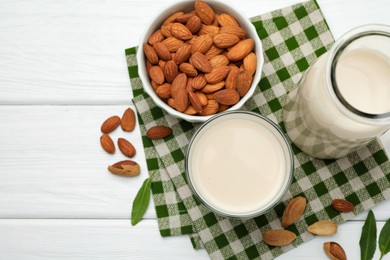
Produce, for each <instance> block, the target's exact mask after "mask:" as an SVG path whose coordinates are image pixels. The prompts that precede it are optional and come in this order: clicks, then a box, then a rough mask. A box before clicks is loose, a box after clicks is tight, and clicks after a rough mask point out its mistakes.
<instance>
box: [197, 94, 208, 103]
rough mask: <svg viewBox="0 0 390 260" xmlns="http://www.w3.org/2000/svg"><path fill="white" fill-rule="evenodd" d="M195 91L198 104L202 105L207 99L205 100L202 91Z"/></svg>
mask: <svg viewBox="0 0 390 260" xmlns="http://www.w3.org/2000/svg"><path fill="white" fill-rule="evenodd" d="M195 93H196V95H198V98H199V101H200V104H201V105H202V106H205V105H207V103H208V100H207V97H206V95H205V94H204V93H202V92H200V91H197V92H195Z"/></svg>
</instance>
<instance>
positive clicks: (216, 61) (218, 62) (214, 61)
mask: <svg viewBox="0 0 390 260" xmlns="http://www.w3.org/2000/svg"><path fill="white" fill-rule="evenodd" d="M210 63H211V66H212V67H213V68H216V67H220V66H226V65H228V64H229V59H228V58H227V57H226V56H225V55H217V56H215V57H213V58H211V59H210Z"/></svg>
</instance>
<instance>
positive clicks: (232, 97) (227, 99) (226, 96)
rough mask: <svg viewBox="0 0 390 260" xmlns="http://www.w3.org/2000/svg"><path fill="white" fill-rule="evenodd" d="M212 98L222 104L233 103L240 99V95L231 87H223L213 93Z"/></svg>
mask: <svg viewBox="0 0 390 260" xmlns="http://www.w3.org/2000/svg"><path fill="white" fill-rule="evenodd" d="M214 100H215V101H217V102H218V103H220V104H222V105H228V106H230V105H234V104H236V103H237V102H238V101H239V100H240V95H239V94H238V92H237V91H235V90H233V89H224V90H220V91H217V92H216V93H215V94H214Z"/></svg>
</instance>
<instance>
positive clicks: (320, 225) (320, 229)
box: [307, 220, 337, 236]
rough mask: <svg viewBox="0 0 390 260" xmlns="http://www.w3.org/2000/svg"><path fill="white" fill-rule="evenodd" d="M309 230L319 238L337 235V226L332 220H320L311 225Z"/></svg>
mask: <svg viewBox="0 0 390 260" xmlns="http://www.w3.org/2000/svg"><path fill="white" fill-rule="evenodd" d="M307 230H308V231H309V232H310V233H312V234H314V235H318V236H329V235H333V234H336V233H337V224H336V223H335V222H333V221H331V220H320V221H317V222H316V223H314V224H312V225H310V226H309V227H308V228H307Z"/></svg>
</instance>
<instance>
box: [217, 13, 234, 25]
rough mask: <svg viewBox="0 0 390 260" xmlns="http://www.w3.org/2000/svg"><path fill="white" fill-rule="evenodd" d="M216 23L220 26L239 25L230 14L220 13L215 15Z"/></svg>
mask: <svg viewBox="0 0 390 260" xmlns="http://www.w3.org/2000/svg"><path fill="white" fill-rule="evenodd" d="M217 19H218V23H219V25H220V26H226V25H233V26H239V25H238V23H237V21H236V19H234V18H233V16H231V15H230V14H226V13H223V14H220V15H218V17H217Z"/></svg>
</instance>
